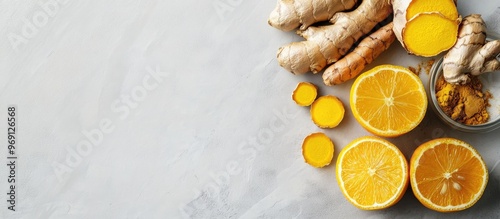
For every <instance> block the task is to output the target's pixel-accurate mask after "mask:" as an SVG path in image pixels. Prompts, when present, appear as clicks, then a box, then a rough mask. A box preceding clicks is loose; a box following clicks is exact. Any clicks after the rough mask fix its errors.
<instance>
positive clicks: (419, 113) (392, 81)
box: [350, 65, 427, 137]
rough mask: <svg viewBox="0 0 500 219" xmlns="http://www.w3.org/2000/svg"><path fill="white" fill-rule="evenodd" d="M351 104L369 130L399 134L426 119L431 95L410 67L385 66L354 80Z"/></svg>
mask: <svg viewBox="0 0 500 219" xmlns="http://www.w3.org/2000/svg"><path fill="white" fill-rule="evenodd" d="M350 104H351V110H352V113H353V115H354V118H356V120H357V121H358V122H359V123H360V124H361V126H363V127H364V128H365V129H367V130H368V131H369V132H371V133H373V134H375V135H378V136H384V137H396V136H399V135H402V134H405V133H407V132H409V131H411V130H412V129H414V128H415V127H416V126H417V125H418V124H419V123H420V122H421V121H422V119H423V118H424V116H425V112H426V110H427V96H426V93H425V89H424V86H423V84H422V81H421V80H420V78H419V77H418V76H417V75H415V74H414V73H412V72H411V71H410V70H408V69H406V68H403V67H401V66H395V65H381V66H377V67H375V68H373V69H371V70H368V71H367V72H365V73H363V74H361V75H360V76H359V77H358V78H357V79H356V81H354V83H353V85H352V87H351V94H350Z"/></svg>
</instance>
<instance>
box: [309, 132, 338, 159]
mask: <svg viewBox="0 0 500 219" xmlns="http://www.w3.org/2000/svg"><path fill="white" fill-rule="evenodd" d="M333 151H334V146H333V142H332V140H330V138H328V136H326V135H325V134H323V133H321V132H318V133H313V134H310V135H309V136H307V137H306V138H305V139H304V142H303V143H302V156H304V160H305V161H306V163H308V164H310V165H311V166H313V167H324V166H327V165H329V164H330V162H332V158H333Z"/></svg>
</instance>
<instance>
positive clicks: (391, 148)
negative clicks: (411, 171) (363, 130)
mask: <svg viewBox="0 0 500 219" xmlns="http://www.w3.org/2000/svg"><path fill="white" fill-rule="evenodd" d="M336 175H337V182H338V184H339V186H340V190H341V191H342V193H343V194H344V196H345V197H346V198H347V200H349V202H351V203H352V204H353V205H354V206H356V207H358V208H360V209H364V210H376V209H384V208H387V207H390V206H392V205H394V204H396V203H397V202H398V201H399V200H400V199H401V198H402V197H403V195H404V193H405V191H406V188H407V187H408V163H407V161H406V158H405V157H404V155H403V154H402V153H401V151H400V150H399V149H398V148H397V147H396V146H395V145H393V144H392V143H390V142H389V141H387V140H384V139H382V138H379V137H373V136H367V137H361V138H358V139H355V140H354V141H352V142H351V143H349V145H347V146H346V147H344V148H343V149H342V151H341V152H340V154H339V157H338V158H337V166H336Z"/></svg>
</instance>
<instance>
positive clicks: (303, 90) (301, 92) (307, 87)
mask: <svg viewBox="0 0 500 219" xmlns="http://www.w3.org/2000/svg"><path fill="white" fill-rule="evenodd" d="M317 95H318V90H317V88H316V86H315V85H314V84H311V83H308V82H300V83H299V84H297V88H295V90H294V91H293V94H292V99H293V101H295V103H297V104H298V105H299V106H310V105H311V104H312V103H313V102H314V100H315V99H316V96H317Z"/></svg>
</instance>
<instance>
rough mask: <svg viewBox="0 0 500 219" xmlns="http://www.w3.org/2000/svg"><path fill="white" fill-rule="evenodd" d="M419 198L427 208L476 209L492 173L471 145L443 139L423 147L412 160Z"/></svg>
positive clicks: (412, 171) (416, 151)
mask: <svg viewBox="0 0 500 219" xmlns="http://www.w3.org/2000/svg"><path fill="white" fill-rule="evenodd" d="M410 181H411V187H412V190H413V193H414V194H415V197H417V199H418V200H419V201H420V202H421V203H422V204H423V205H424V206H426V207H428V208H430V209H433V210H436V211H440V212H450V211H460V210H464V209H467V208H469V207H471V206H472V205H474V204H475V203H476V202H477V201H478V200H479V198H481V195H482V194H483V192H484V189H485V188H486V184H487V183H488V169H487V168H486V165H485V163H484V161H483V159H482V158H481V156H480V155H479V153H478V152H477V151H476V150H475V149H474V148H473V147H472V146H471V145H469V144H467V143H465V142H463V141H460V140H457V139H453V138H440V139H435V140H431V141H429V142H426V143H424V144H422V145H420V146H419V147H418V148H417V149H416V150H415V152H414V153H413V155H412V157H411V159H410Z"/></svg>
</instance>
